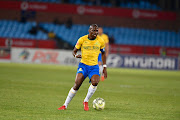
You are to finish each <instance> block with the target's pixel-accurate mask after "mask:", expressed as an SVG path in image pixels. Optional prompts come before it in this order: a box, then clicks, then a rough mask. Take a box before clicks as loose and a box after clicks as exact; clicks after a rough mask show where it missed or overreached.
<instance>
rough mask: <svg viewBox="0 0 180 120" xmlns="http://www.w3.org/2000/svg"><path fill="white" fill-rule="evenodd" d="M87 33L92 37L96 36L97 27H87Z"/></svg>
mask: <svg viewBox="0 0 180 120" xmlns="http://www.w3.org/2000/svg"><path fill="white" fill-rule="evenodd" d="M89 35H90V36H91V37H93V38H96V37H97V35H98V27H96V26H94V27H91V28H90V29H89Z"/></svg>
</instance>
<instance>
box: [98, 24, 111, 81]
mask: <svg viewBox="0 0 180 120" xmlns="http://www.w3.org/2000/svg"><path fill="white" fill-rule="evenodd" d="M98 32H99V34H98V36H100V37H101V38H102V39H103V40H104V42H105V51H106V58H107V57H108V55H109V38H108V36H107V35H106V34H104V33H103V28H102V27H99V29H98ZM98 64H99V71H100V75H101V81H104V75H103V66H102V55H101V52H100V53H99V56H98Z"/></svg>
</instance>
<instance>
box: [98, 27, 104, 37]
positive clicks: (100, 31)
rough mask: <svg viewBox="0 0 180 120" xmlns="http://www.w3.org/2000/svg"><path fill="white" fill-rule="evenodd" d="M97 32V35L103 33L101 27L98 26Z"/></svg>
mask: <svg viewBox="0 0 180 120" xmlns="http://www.w3.org/2000/svg"><path fill="white" fill-rule="evenodd" d="M98 32H99V35H101V34H102V33H103V29H102V28H101V27H99V29H98Z"/></svg>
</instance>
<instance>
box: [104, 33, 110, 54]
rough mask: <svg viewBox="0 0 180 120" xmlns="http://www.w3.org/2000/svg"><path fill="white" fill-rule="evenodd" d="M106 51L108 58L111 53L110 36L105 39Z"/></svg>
mask: <svg viewBox="0 0 180 120" xmlns="http://www.w3.org/2000/svg"><path fill="white" fill-rule="evenodd" d="M105 51H106V58H107V57H108V55H109V37H108V36H107V38H106V40H105Z"/></svg>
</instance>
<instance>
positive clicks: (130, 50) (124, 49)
mask: <svg viewBox="0 0 180 120" xmlns="http://www.w3.org/2000/svg"><path fill="white" fill-rule="evenodd" d="M110 53H115V54H117V53H118V54H139V55H142V54H146V55H166V56H174V57H177V56H180V48H168V47H167V48H163V47H154V46H137V45H115V44H113V45H110Z"/></svg>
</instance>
